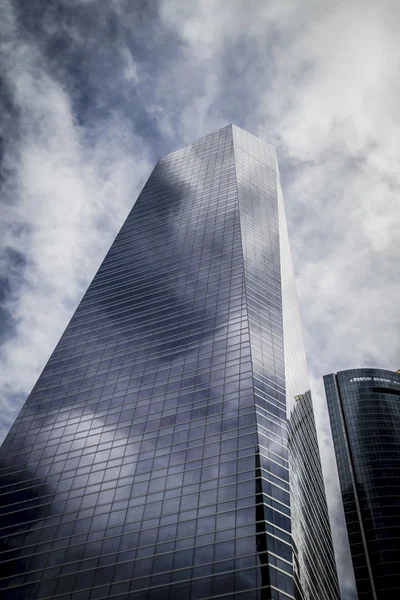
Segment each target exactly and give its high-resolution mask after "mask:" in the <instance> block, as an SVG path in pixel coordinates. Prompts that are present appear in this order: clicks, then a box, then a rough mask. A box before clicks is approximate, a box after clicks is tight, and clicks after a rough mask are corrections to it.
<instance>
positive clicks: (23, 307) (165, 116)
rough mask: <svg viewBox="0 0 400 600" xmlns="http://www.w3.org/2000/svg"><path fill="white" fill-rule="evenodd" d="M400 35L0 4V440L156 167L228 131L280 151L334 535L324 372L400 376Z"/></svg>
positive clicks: (367, 5) (291, 4)
mask: <svg viewBox="0 0 400 600" xmlns="http://www.w3.org/2000/svg"><path fill="white" fill-rule="evenodd" d="M399 31H400V4H399V3H398V1H397V0H381V1H380V2H379V3H378V2H375V1H374V2H372V1H371V0H345V1H342V2H340V1H334V0H325V2H320V1H317V0H301V1H300V2H299V1H298V0H268V1H266V0H247V2H246V3H245V2H243V1H242V0H229V1H228V0H191V1H189V2H188V1H187V0H158V1H156V0H150V1H146V0H135V1H132V0H107V1H100V0H97V1H96V0H52V2H45V1H44V0H29V2H26V1H24V0H14V1H11V0H0V40H1V42H0V44H1V45H0V74H1V76H2V78H3V79H2V81H1V87H0V113H1V116H0V135H1V139H0V141H1V144H0V160H1V172H0V186H1V197H0V202H1V204H0V211H1V214H0V302H1V306H0V353H1V373H0V387H1V416H0V429H1V437H3V436H4V435H5V434H6V432H7V431H8V428H9V427H10V425H11V423H12V421H13V419H14V418H15V416H16V414H17V412H18V409H19V408H20V406H21V404H22V403H23V401H24V400H25V398H26V396H27V394H28V393H29V391H30V389H31V387H32V386H33V384H34V382H35V380H36V379H37V377H38V375H39V373H40V371H41V369H42V368H43V366H44V364H45V362H46V360H47V359H48V357H49V355H50V353H51V351H52V349H53V348H54V346H55V344H56V343H57V341H58V339H59V337H60V335H61V333H62V331H63V330H64V328H65V326H66V324H67V323H68V320H69V319H70V317H71V316H72V313H73V311H74V309H75V308H76V306H77V303H78V302H79V300H80V298H81V296H82V294H83V293H84V291H85V289H86V287H87V285H88V283H89V282H90V280H91V279H92V277H93V275H94V273H95V271H96V269H97V268H98V267H99V264H100V262H101V260H102V258H103V257H104V255H105V253H106V251H107V249H108V248H109V246H110V244H111V242H112V240H113V238H114V236H115V235H116V233H117V231H118V228H119V227H120V225H121V224H122V222H123V220H124V218H125V217H126V215H127V213H128V211H129V209H130V208H131V207H132V204H133V202H134V200H135V198H136V196H137V194H138V192H139V191H140V189H141V187H142V186H143V184H144V182H145V180H146V178H147V177H148V175H149V173H150V171H151V169H152V167H153V165H154V163H155V162H156V160H157V159H158V158H159V157H160V156H161V155H163V154H166V153H167V152H170V151H173V150H175V149H177V148H179V147H180V146H182V145H183V144H185V143H188V142H190V141H193V140H194V139H196V138H199V137H201V136H203V135H205V134H207V133H209V132H211V131H213V130H215V129H217V128H219V127H222V126H224V125H226V124H228V123H231V122H233V123H235V124H236V125H238V126H240V127H243V128H245V129H247V130H249V131H251V132H252V133H255V134H256V135H259V136H260V137H261V138H263V139H264V140H265V141H268V142H269V143H272V144H274V145H276V147H277V150H278V156H279V159H280V168H281V175H282V184H283V191H284V197H285V204H286V211H287V217H288V224H289V233H290V236H291V245H292V252H293V261H294V266H295V271H296V278H297V286H298V294H299V301H300V309H301V313H302V319H303V325H304V334H305V342H306V349H307V354H308V361H309V367H310V371H311V375H312V382H313V391H314V399H315V403H316V412H317V417H318V421H319V429H320V431H319V432H320V438H321V443H322V445H323V448H324V466H325V469H326V472H327V475H328V486H329V490H330V493H329V497H330V503H331V509H332V514H333V516H334V520H335V521H334V522H335V523H336V521H337V522H338V523H339V522H340V510H338V508H337V507H338V496H337V492H336V487H335V484H336V480H335V470H334V463H332V449H331V447H330V440H329V431H328V426H327V422H326V414H325V411H326V408H325V404H324V402H325V401H324V397H323V394H322V389H321V379H320V378H321V375H322V374H324V373H329V372H332V371H337V370H340V369H346V368H350V367H359V366H360V367H361V366H378V367H383V368H388V369H396V368H399V367H400V353H399V346H400V336H399V335H398V331H399V322H400V308H399V306H400V303H399V301H398V297H399V291H400V290H399V287H400V277H399V250H400V248H399V220H400V219H399V208H398V205H399V189H400V154H399V142H398V140H399V139H400V108H399V107H400V105H399V101H398V99H399V97H400V79H399V76H398V74H399V72H400V45H399V43H398V33H399ZM335 530H337V533H336V534H335V535H336V538H337V539H336V541H338V542H339V543H338V549H339V548H340V551H339V554H338V557H339V562H340V564H341V567H340V568H341V571H342V588H343V599H344V600H350V598H353V596H352V594H351V586H352V582H351V576H350V575H349V574H348V572H346V568H345V563H346V561H347V560H348V555H346V548H345V545H344V543H343V539H344V538H343V535H342V533H340V531H341V529H340V527H339V526H338V527H335Z"/></svg>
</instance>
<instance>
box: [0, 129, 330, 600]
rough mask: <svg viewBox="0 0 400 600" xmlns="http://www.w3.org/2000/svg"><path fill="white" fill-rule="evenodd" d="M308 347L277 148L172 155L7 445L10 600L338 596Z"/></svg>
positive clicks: (214, 138) (5, 537) (232, 143)
mask: <svg viewBox="0 0 400 600" xmlns="http://www.w3.org/2000/svg"><path fill="white" fill-rule="evenodd" d="M298 341H300V346H299V345H298V343H297V342H298ZM301 344H302V341H301V330H300V322H299V319H298V312H297V302H296V297H295V290H294V279H293V274H292V271H291V264H290V250H289V244H288V240H287V231H286V224H285V218H284V211H283V203H282V196H281V191H280V183H279V174H278V167H277V161H276V154H275V150H274V148H273V147H272V146H269V145H266V144H263V143H262V142H261V141H260V140H258V139H257V138H255V137H254V136H252V135H251V134H248V133H246V132H244V131H242V130H241V129H239V128H237V127H234V126H228V127H225V128H223V129H221V130H220V131H217V132H216V133H213V134H210V135H208V136H206V137H204V138H202V139H201V140H198V141H197V142H194V143H193V144H190V145H189V146H186V147H185V148H182V149H181V150H178V151H177V152H173V153H171V154H169V155H167V156H165V157H164V158H162V159H160V160H159V162H158V163H157V165H156V167H155V169H154V170H153V172H152V174H151V176H150V178H149V180H148V181H147V183H146V185H145V187H144V188H143V190H142V192H141V194H140V196H139V198H138V200H137V202H136V203H135V205H134V208H133V209H132V211H131V213H130V214H129V216H128V218H127V220H126V222H125V224H124V225H123V227H122V229H121V231H120V232H119V234H118V236H117V238H116V240H115V242H114V243H113V245H112V247H111V249H110V251H109V252H108V254H107V256H106V258H105V260H104V262H103V263H102V265H101V267H100V269H99V271H98V272H97V274H96V276H95V278H94V279H93V281H92V283H91V284H90V286H89V288H88V290H87V292H86V294H85V296H84V297H83V299H82V301H81V303H80V304H79V306H78V309H77V310H76V312H75V314H74V316H73V318H72V319H71V321H70V323H69V325H68V327H67V329H66V330H65V332H64V334H63V336H62V338H61V340H60V342H59V344H58V345H57V347H56V349H55V351H54V352H53V354H52V356H51V358H50V360H49V362H48V363H47V365H46V367H45V369H44V371H43V372H42V374H41V376H40V378H39V380H38V382H37V384H36V385H35V387H34V389H33V391H32V393H31V394H30V396H29V398H28V400H27V401H26V403H25V405H24V407H23V408H22V410H21V412H20V414H19V415H18V417H17V419H16V421H15V423H14V425H13V427H12V428H11V431H10V433H9V435H8V436H7V438H6V440H5V442H4V444H3V446H2V449H1V454H0V461H1V464H0V467H1V481H2V486H1V490H0V493H1V494H2V496H1V499H2V505H3V509H2V521H1V548H0V550H1V554H0V558H1V561H2V562H1V565H2V576H3V579H2V580H1V586H2V589H7V597H8V598H10V599H13V600H20V599H25V598H37V599H40V600H45V599H50V598H55V599H57V600H93V599H98V600H100V599H106V598H116V599H117V598H119V599H122V598H123V599H125V598H132V599H133V598H134V599H135V600H145V599H146V600H150V599H157V600H159V599H165V600H167V599H168V600H173V599H176V600H178V599H186V598H187V599H189V598H193V599H194V598H204V599H205V598H218V597H225V598H237V599H238V600H240V599H241V598H243V599H244V598H245V599H246V600H247V599H254V600H258V599H262V600H264V599H266V600H267V599H268V600H270V599H271V600H272V599H273V600H289V599H293V598H310V599H311V598H312V599H315V600H317V599H318V600H319V599H320V598H322V597H324V598H326V599H328V600H330V599H331V598H332V599H334V598H335V599H337V598H338V590H337V578H336V573H335V565H334V558H333V551H332V543H331V538H330V531H329V523H328V521H327V509H326V501H325V493H324V488H323V480H322V474H321V471H320V461H319V452H318V446H315V445H314V441H315V440H316V435H315V436H314V437H315V440H314V438H312V436H311V437H310V438H309V440H310V441H309V442H308V441H307V440H303V441H302V442H301V443H302V444H303V452H305V453H306V457H304V456H303V463H301V461H297V463H296V464H297V466H296V469H293V473H294V474H295V476H293V485H292V488H293V489H290V487H289V459H290V456H295V455H296V452H297V451H298V449H299V448H300V446H299V438H298V433H297V432H298V431H302V427H304V426H305V425H304V419H303V420H302V418H300V412H301V410H300V407H303V406H304V411H303V412H305V413H307V415H308V417H307V419H308V420H307V428H308V429H309V428H311V429H312V431H313V433H314V434H315V423H314V420H313V410H312V404H311V398H310V396H309V393H308V392H307V390H308V382H307V374H306V366H305V358H304V350H303V348H302V345H301ZM285 373H286V374H285ZM302 395H304V398H306V400H305V401H304V402H303V396H302ZM297 409H299V410H297ZM302 414H303V413H302ZM296 415H299V417H297V416H296ZM288 423H289V427H291V426H292V429H291V430H290V431H289V436H288ZM313 440H314V441H313ZM310 465H314V466H315V465H317V467H316V470H315V473H314V476H315V477H314V479H313V481H310V482H308V487H307V486H306V485H304V482H303V481H302V480H303V477H305V476H307V472H308V471H307V469H308V468H309V467H310ZM310 489H311V495H310ZM291 497H292V507H291ZM310 503H311V504H310ZM291 510H292V519H300V518H303V517H305V516H307V515H309V514H311V513H310V511H314V512H316V513H318V515H319V516H320V521H318V520H317V521H312V520H310V519H309V521H308V522H307V523H302V525H301V527H300V524H299V525H298V526H297V527H294V528H293V537H294V540H293V541H292V528H291ZM319 522H321V523H322V522H323V523H324V524H325V525H326V524H327V523H328V525H327V529H326V530H324V534H325V537H324V538H323V540H322V542H321V540H320V539H319V537H320V530H319V529H316V528H315V523H319ZM317 537H318V539H317ZM310 541H311V542H312V543H314V542H315V543H317V545H318V544H321V543H322V547H323V550H324V553H323V554H322V555H320V553H319V552H314V551H313V550H311V549H310V548H311V546H310ZM292 548H294V556H293V551H292Z"/></svg>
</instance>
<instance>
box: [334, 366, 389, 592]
mask: <svg viewBox="0 0 400 600" xmlns="http://www.w3.org/2000/svg"><path fill="white" fill-rule="evenodd" d="M324 383H325V391H326V398H327V401H328V409H329V416H330V420H331V426H332V435H333V442H334V447H335V453H336V460H337V466H338V472H339V481H340V487H341V491H342V499H343V506H344V514H345V519H346V523H347V532H348V536H349V542H350V551H351V555H352V560H353V567H354V574H355V579H356V585H357V592H358V597H359V599H360V600H370V599H371V600H395V599H397V598H398V597H399V595H400V374H399V373H398V372H397V373H395V372H393V371H386V370H382V369H350V370H348V371H341V372H340V373H337V374H336V373H332V374H330V375H326V376H325V377H324Z"/></svg>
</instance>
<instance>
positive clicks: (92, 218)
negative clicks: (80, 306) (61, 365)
mask: <svg viewBox="0 0 400 600" xmlns="http://www.w3.org/2000/svg"><path fill="white" fill-rule="evenodd" d="M6 34H7V40H8V41H7V42H6V43H5V44H4V45H3V54H2V66H3V71H4V73H5V75H6V78H7V83H8V85H9V89H10V93H11V97H12V102H13V105H14V106H15V107H16V110H18V112H19V117H20V118H19V129H18V131H17V134H18V135H16V138H15V140H12V139H11V138H10V139H9V140H8V144H9V145H8V147H7V150H8V153H9V154H8V156H11V159H9V162H10V165H11V164H12V169H11V167H10V172H9V174H8V179H7V192H6V194H7V195H6V198H5V202H4V204H3V206H2V209H3V219H2V222H1V232H2V237H3V240H4V245H5V247H8V248H12V249H13V250H15V251H16V252H18V253H19V254H21V255H23V256H24V257H26V258H27V264H26V267H25V269H24V272H23V279H22V283H21V274H20V273H18V279H16V278H15V279H13V277H12V272H10V278H9V283H10V286H11V293H10V295H9V297H8V300H7V302H6V305H5V308H6V309H7V310H8V311H9V313H10V314H11V315H12V318H13V321H14V326H15V330H14V334H13V335H12V336H11V337H9V338H8V339H6V341H5V342H4V344H3V345H2V347H1V360H2V370H1V376H0V385H1V391H2V398H3V405H2V409H3V419H5V421H6V426H7V424H8V425H9V424H10V420H11V419H12V418H13V417H14V416H15V408H16V406H15V402H14V399H15V397H16V395H25V394H27V392H28V391H29V389H30V388H31V387H32V386H33V384H34V382H35V379H36V377H37V376H38V374H39V372H40V369H41V368H42V367H43V366H44V364H45V362H46V360H47V358H48V356H49V354H50V352H51V350H52V348H53V347H54V346H55V344H56V342H57V341H58V338H59V337H60V335H61V333H62V331H63V329H64V328H65V326H66V325H67V323H68V320H69V318H70V317H71V312H72V311H73V309H74V308H75V307H76V305H77V302H78V300H79V298H80V296H81V295H82V294H83V292H84V290H85V288H86V286H87V283H88V279H90V277H91V276H93V275H94V273H95V270H96V268H97V267H98V266H99V264H100V261H101V259H102V257H103V256H104V254H105V252H106V251H107V249H108V247H109V245H110V244H111V242H112V239H113V236H114V235H115V233H116V231H117V230H118V227H119V226H120V225H121V224H122V221H123V218H124V217H125V216H126V215H127V213H128V210H129V209H130V208H131V206H132V204H133V201H134V199H135V198H136V196H137V193H138V191H139V185H140V184H141V183H143V182H144V175H145V174H148V173H149V171H150V166H149V163H148V156H147V150H146V147H145V146H144V144H143V142H141V141H140V139H139V138H137V137H135V136H134V135H132V131H131V130H130V129H129V128H128V126H127V124H126V123H125V122H124V121H123V120H121V119H120V118H119V117H118V116H116V115H110V116H109V117H108V118H107V119H105V120H103V121H102V122H100V123H99V124H98V125H97V127H98V129H97V131H95V132H91V134H92V135H91V138H92V139H93V140H94V141H93V142H90V143H89V141H88V139H87V136H86V134H87V132H86V131H85V130H83V129H82V128H81V127H80V126H79V124H78V123H77V122H76V120H75V117H74V111H73V107H72V104H71V98H70V96H69V94H68V90H66V89H65V88H64V87H63V85H62V84H61V83H60V82H59V81H57V80H56V79H55V78H54V77H52V76H51V74H50V69H48V65H47V64H46V59H45V57H44V56H43V55H42V54H41V53H40V51H39V50H38V48H37V47H36V46H35V45H33V44H32V43H28V42H25V41H24V40H23V39H22V37H21V36H20V33H19V31H18V28H17V26H16V23H15V20H14V15H13V13H12V11H11V10H10V11H9V14H8V30H7V31H6ZM8 266H9V265H7V262H4V261H3V269H2V270H3V274H5V273H4V270H5V269H6V268H7V267H8Z"/></svg>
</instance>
